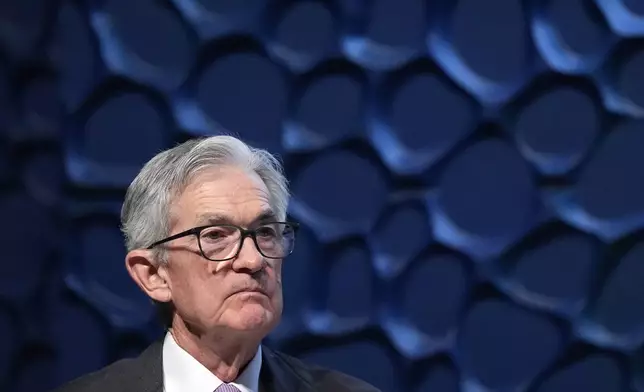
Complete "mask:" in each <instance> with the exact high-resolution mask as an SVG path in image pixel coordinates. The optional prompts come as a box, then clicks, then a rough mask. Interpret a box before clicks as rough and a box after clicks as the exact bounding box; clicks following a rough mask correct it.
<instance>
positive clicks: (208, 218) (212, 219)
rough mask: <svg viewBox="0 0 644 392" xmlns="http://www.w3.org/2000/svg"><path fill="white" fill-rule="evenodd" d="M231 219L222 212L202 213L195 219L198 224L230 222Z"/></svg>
mask: <svg viewBox="0 0 644 392" xmlns="http://www.w3.org/2000/svg"><path fill="white" fill-rule="evenodd" d="M231 221H232V220H231V219H230V217H229V216H226V215H224V214H212V213H208V214H202V215H199V218H198V219H197V224H198V225H221V224H227V223H230V222H231Z"/></svg>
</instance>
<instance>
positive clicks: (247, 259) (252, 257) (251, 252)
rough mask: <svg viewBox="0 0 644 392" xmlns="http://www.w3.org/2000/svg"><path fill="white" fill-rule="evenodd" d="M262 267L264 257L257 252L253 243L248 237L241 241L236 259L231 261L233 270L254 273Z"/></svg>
mask: <svg viewBox="0 0 644 392" xmlns="http://www.w3.org/2000/svg"><path fill="white" fill-rule="evenodd" d="M263 266H264V256H262V254H261V253H260V252H259V250H258V249H257V246H256V245H255V241H253V239H252V238H251V237H250V236H247V237H246V238H244V239H243V240H242V243H241V249H240V250H239V254H238V255H237V258H236V259H235V260H233V269H235V270H237V271H240V272H241V271H242V270H246V271H247V272H249V273H254V272H257V271H259V270H261V269H262V268H263Z"/></svg>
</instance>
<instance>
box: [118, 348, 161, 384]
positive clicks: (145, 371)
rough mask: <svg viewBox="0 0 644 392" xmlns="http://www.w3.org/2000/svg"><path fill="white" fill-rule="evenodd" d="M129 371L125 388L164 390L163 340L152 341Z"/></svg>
mask: <svg viewBox="0 0 644 392" xmlns="http://www.w3.org/2000/svg"><path fill="white" fill-rule="evenodd" d="M131 369H132V370H131V372H129V374H128V375H126V377H127V379H128V380H127V381H126V382H124V383H123V384H124V385H126V386H127V387H126V388H125V389H123V390H127V391H132V392H162V391H163V340H158V341H155V342H154V343H152V345H150V346H149V347H148V348H147V349H146V350H145V351H143V353H141V355H139V357H138V358H137V359H136V361H135V365H134V366H132V368H131Z"/></svg>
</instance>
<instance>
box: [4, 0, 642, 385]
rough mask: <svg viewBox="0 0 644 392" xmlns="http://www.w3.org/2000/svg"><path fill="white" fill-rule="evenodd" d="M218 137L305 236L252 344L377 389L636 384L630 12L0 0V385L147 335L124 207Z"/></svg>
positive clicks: (455, 4) (636, 144)
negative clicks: (171, 161)
mask: <svg viewBox="0 0 644 392" xmlns="http://www.w3.org/2000/svg"><path fill="white" fill-rule="evenodd" d="M134 3H136V4H134ZM220 133H232V134H235V135H239V136H241V137H242V138H243V139H245V140H247V141H248V142H250V143H251V144H254V145H256V146H258V147H263V148H267V149H269V150H270V151H272V152H274V153H277V154H279V155H280V156H281V157H282V159H283V160H284V163H285V167H286V172H287V175H288V177H289V180H290V183H291V187H292V194H293V198H292V201H291V205H290V207H289V208H290V209H289V213H290V215H291V217H292V218H293V219H296V220H298V221H300V222H301V223H302V230H301V231H300V233H299V234H300V236H299V238H298V242H297V246H296V250H295V253H294V254H293V255H292V256H291V257H290V258H289V259H288V260H287V261H286V264H285V268H284V280H283V285H284V290H285V293H284V299H285V310H284V315H283V320H282V323H281V324H280V325H279V327H278V328H276V330H275V331H274V332H273V333H272V334H271V335H270V336H269V337H268V338H267V339H266V344H270V345H272V346H274V347H276V348H279V349H281V350H284V351H286V352H288V353H291V354H293V355H296V356H298V357H301V358H303V359H306V360H308V361H311V362H315V363H318V364H321V365H325V366H330V367H333V368H336V369H338V370H342V371H345V372H348V373H350V374H353V375H355V376H358V377H361V378H364V379H365V380H367V381H369V382H371V383H373V384H375V385H376V386H378V387H379V388H381V389H382V390H383V391H387V392H395V391H403V390H414V391H445V392H448V391H467V392H472V391H476V392H480V391H539V392H559V391H572V390H584V391H593V392H594V391H597V392H611V391H624V392H636V391H642V392H644V368H643V367H642V363H643V361H642V358H644V349H642V344H643V343H644V316H643V314H644V313H642V308H643V307H644V289H643V287H644V285H642V282H643V281H644V268H643V267H642V266H643V265H644V264H643V263H642V262H643V261H644V174H643V173H644V171H643V170H642V168H643V167H644V158H643V157H644V7H642V5H641V2H639V1H636V0H588V1H585V0H570V1H540V0H533V1H523V2H519V1H515V0H488V1H485V2H483V1H476V0H453V1H440V2H438V1H437V2H431V1H425V0H397V1H394V0H374V1H370V2H369V1H362V0H351V1H339V0H307V1H297V2H296V1H291V0H249V1H245V2H239V1H233V0H226V1H213V0H162V1H153V0H139V1H136V2H129V3H128V2H125V1H124V0H87V1H75V0H59V1H45V0H7V1H4V2H1V3H0V212H1V213H2V216H3V217H4V222H5V224H4V225H3V229H2V230H1V231H0V233H1V234H2V235H1V236H0V245H2V248H3V249H4V253H3V257H2V260H1V261H0V265H1V266H2V273H1V274H0V390H3V391H5V390H6V391H10V392H18V391H21V392H22V391H25V392H38V391H46V390H50V389H51V388H53V387H55V386H57V385H60V384H61V383H64V382H66V381H68V380H70V379H72V378H75V377H78V376H80V375H82V374H84V373H87V372H90V371H93V370H96V369H98V368H100V367H102V366H104V365H106V364H108V363H110V362H112V361H114V360H117V359H119V358H123V357H126V356H134V355H137V353H139V352H140V351H141V350H142V349H143V348H144V347H145V346H147V345H148V344H149V343H150V342H151V341H153V340H154V339H157V338H158V337H159V336H160V335H161V332H162V331H161V328H160V326H159V325H158V323H157V322H156V319H155V317H154V312H153V309H152V308H151V306H150V304H149V301H148V300H147V299H146V298H145V297H144V295H143V294H142V293H141V292H140V291H139V290H138V289H137V288H136V287H135V285H134V284H133V283H132V282H131V280H130V279H129V278H128V276H127V274H126V272H125V269H124V266H123V256H124V252H125V250H124V246H123V242H122V238H121V234H120V233H119V229H118V225H119V222H118V215H119V210H120V207H121V203H122V199H123V195H124V191H125V189H126V187H127V185H128V184H129V183H130V181H131V180H132V179H133V178H134V176H135V175H136V173H137V172H138V170H139V169H140V167H141V165H142V164H143V163H144V162H146V161H147V160H148V159H149V158H150V157H152V156H153V155H154V154H155V153H157V152H159V151H160V150H162V149H164V148H168V147H170V146H172V145H174V144H176V143H177V142H180V141H184V140H187V139H189V138H192V137H196V136H203V135H214V134H220Z"/></svg>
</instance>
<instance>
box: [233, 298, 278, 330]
mask: <svg viewBox="0 0 644 392" xmlns="http://www.w3.org/2000/svg"><path fill="white" fill-rule="evenodd" d="M277 319H278V317H276V315H275V313H274V312H273V310H272V309H267V308H266V306H263V305H261V304H253V303H247V304H244V306H243V308H242V309H240V310H239V312H238V313H237V315H236V320H235V322H234V323H233V324H234V326H235V329H238V330H240V331H267V330H270V329H272V328H273V327H274V325H275V324H276V323H277Z"/></svg>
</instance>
